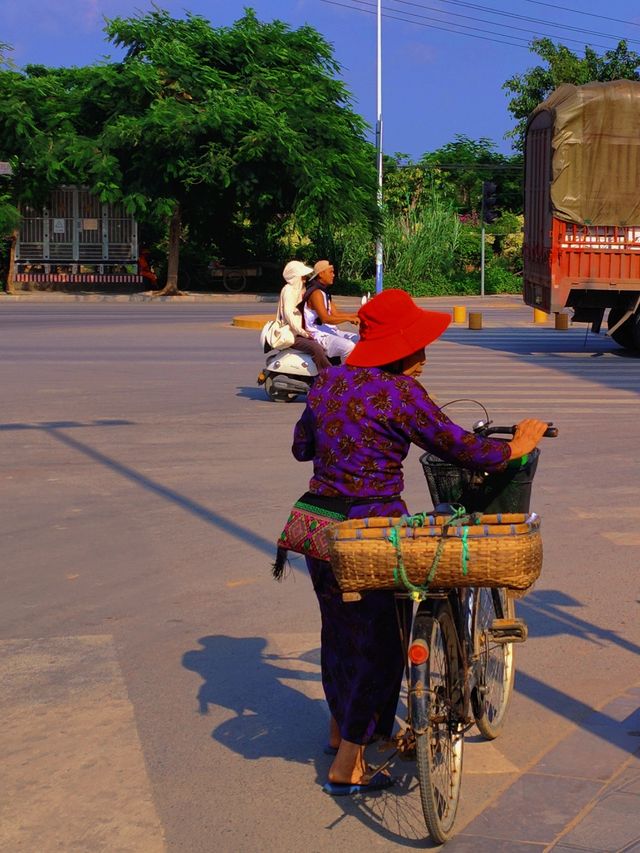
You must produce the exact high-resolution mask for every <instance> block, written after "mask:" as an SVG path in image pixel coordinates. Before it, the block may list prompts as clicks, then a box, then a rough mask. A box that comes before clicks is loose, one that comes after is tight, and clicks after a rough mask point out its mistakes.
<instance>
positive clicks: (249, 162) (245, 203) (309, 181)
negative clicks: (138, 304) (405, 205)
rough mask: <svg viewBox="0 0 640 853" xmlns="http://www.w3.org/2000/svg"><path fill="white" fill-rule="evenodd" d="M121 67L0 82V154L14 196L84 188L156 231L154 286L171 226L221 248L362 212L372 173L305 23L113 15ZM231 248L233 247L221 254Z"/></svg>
mask: <svg viewBox="0 0 640 853" xmlns="http://www.w3.org/2000/svg"><path fill="white" fill-rule="evenodd" d="M106 34H107V38H108V39H109V41H110V42H111V43H113V44H114V45H116V46H118V47H121V48H124V49H125V55H124V58H123V59H122V60H121V61H120V62H105V63H103V64H100V65H95V66H89V67H86V68H78V69H61V68H58V69H46V68H42V67H35V66H30V67H27V68H26V69H25V70H24V72H14V71H9V70H7V71H3V72H0V149H2V148H3V147H4V148H5V149H7V150H10V151H11V152H13V153H15V154H16V155H17V156H18V158H19V161H20V165H19V168H18V171H17V175H16V186H17V188H18V191H19V197H20V198H21V199H22V198H28V197H34V196H37V195H39V196H40V197H42V196H43V195H45V194H46V192H47V191H48V190H49V189H50V188H52V187H54V186H57V185H59V184H60V183H70V182H73V183H83V184H86V185H87V186H89V188H90V189H91V190H92V191H93V192H94V193H96V194H97V195H98V197H99V198H100V199H101V200H103V201H120V200H122V201H123V202H124V204H125V207H126V208H127V209H128V210H129V211H130V212H132V213H135V214H136V215H137V216H138V217H140V218H145V217H149V218H153V217H155V218H158V217H165V218H166V219H167V220H168V222H169V240H168V245H169V248H168V274H167V287H166V288H165V292H177V286H178V258H179V247H180V239H181V235H182V234H183V233H184V229H185V227H187V228H188V229H189V234H190V235H191V236H192V237H194V238H196V239H197V238H198V237H203V236H204V235H206V236H207V237H208V239H209V240H211V235H214V236H213V239H214V240H215V243H216V244H217V246H218V247H219V249H220V252H221V254H223V255H224V254H225V253H226V249H227V247H233V246H234V241H235V244H237V242H238V235H239V234H240V235H242V234H244V233H246V232H247V230H248V229H249V230H251V229H253V231H254V232H255V230H256V229H257V230H260V229H262V231H263V232H264V231H266V230H267V229H271V230H273V229H274V228H275V229H276V230H277V229H278V228H281V229H282V230H285V229H286V228H287V227H288V226H289V225H290V222H291V220H292V219H294V220H295V222H296V223H297V224H298V226H299V227H300V228H302V229H306V230H310V229H314V228H316V229H317V228H321V227H322V228H328V227H331V226H333V225H337V224H340V223H343V222H347V221H350V220H357V219H359V218H360V219H362V218H367V217H372V216H374V214H375V164H374V158H373V156H372V152H371V146H370V145H369V144H368V143H366V142H365V140H364V131H365V124H364V122H363V120H362V119H361V118H360V117H359V116H358V115H357V114H356V113H355V112H354V111H353V110H352V109H351V106H350V101H349V95H348V92H347V91H346V89H345V87H344V85H343V84H342V83H341V82H340V80H339V79H338V77H337V74H338V71H339V68H338V65H337V64H336V62H335V60H334V58H333V53H332V49H331V47H330V45H329V44H328V43H327V42H326V41H325V40H324V39H323V37H322V36H321V35H320V34H319V33H318V32H317V31H316V30H314V29H313V28H311V27H308V26H305V27H301V28H299V29H297V30H291V29H290V28H289V27H288V26H287V25H286V24H284V23H282V22H280V21H273V22H271V23H261V22H260V21H258V20H257V18H256V16H255V14H254V13H253V12H252V11H250V10H249V11H247V12H246V14H245V15H244V17H243V18H241V19H240V20H239V21H237V22H236V23H235V24H234V25H233V26H231V27H220V28H213V27H212V26H211V25H210V24H209V22H208V21H207V20H206V19H204V18H202V17H200V16H197V15H191V14H188V15H186V17H185V18H182V19H176V18H172V17H171V16H170V15H169V14H168V13H167V12H165V11H163V10H160V9H156V10H154V11H153V12H151V13H149V14H146V15H140V16H136V17H131V18H116V19H113V20H111V21H109V22H108V23H107V25H106ZM231 251H233V248H232V249H231Z"/></svg>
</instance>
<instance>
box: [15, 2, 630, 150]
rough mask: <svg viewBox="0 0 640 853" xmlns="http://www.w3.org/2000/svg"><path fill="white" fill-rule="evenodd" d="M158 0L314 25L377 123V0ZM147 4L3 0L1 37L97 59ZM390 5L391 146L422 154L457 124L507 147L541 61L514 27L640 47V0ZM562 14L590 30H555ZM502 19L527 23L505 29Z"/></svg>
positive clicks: (208, 12)
mask: <svg viewBox="0 0 640 853" xmlns="http://www.w3.org/2000/svg"><path fill="white" fill-rule="evenodd" d="M336 3H338V4H342V5H335V4H336ZM367 4H372V5H371V6H369V5H367ZM157 5H159V6H161V7H162V8H164V9H167V10H169V11H170V12H171V13H172V14H175V15H176V16H181V15H183V14H184V11H185V9H188V10H189V11H191V12H194V13H197V14H201V15H203V16H205V17H206V18H208V19H209V20H210V21H211V22H212V24H213V25H214V26H216V25H226V24H230V23H232V22H233V21H234V20H235V19H237V18H238V17H240V16H241V15H242V12H243V8H244V7H245V6H252V7H253V8H254V9H255V10H256V12H257V14H258V17H259V18H261V19H263V20H272V19H273V18H279V19H281V20H283V21H286V22H287V23H288V24H289V25H290V26H292V27H297V26H300V25H302V24H305V23H308V24H311V25H312V26H314V27H316V29H318V30H319V31H320V32H321V33H322V34H323V35H324V36H325V37H326V38H327V39H328V41H330V42H331V43H332V44H333V46H334V49H335V55H336V58H337V60H338V61H339V63H340V64H341V66H342V69H343V70H342V77H343V79H344V80H345V82H346V84H347V86H348V88H349V89H350V91H351V92H352V95H353V100H354V106H355V108H356V109H357V110H358V112H360V113H361V114H362V115H363V116H364V117H365V119H366V120H367V121H368V122H369V123H370V124H371V125H373V124H374V123H375V113H376V89H375V59H376V55H375V35H376V28H375V15H374V14H371V13H370V12H371V11H372V6H374V5H375V0H333V2H332V3H328V2H323V0H253V2H248V0H247V2H243V0H210V2H205V0H180V2H169V0H164V2H163V0H158V3H157ZM567 6H568V8H567ZM345 7H349V8H345ZM150 8H151V3H150V2H148V0H134V2H125V0H0V41H1V42H7V43H9V44H11V45H13V47H14V53H13V59H14V61H15V62H16V63H17V64H18V65H24V64H26V63H29V62H33V63H42V64H46V65H83V64H88V63H91V62H94V61H95V60H98V59H100V58H101V57H103V56H104V55H105V54H111V55H112V56H114V57H115V56H116V55H117V52H115V51H114V50H113V48H111V46H110V45H108V44H107V43H106V41H105V39H104V34H103V32H102V27H103V18H104V16H106V17H115V16H129V15H132V14H135V13H136V12H137V11H145V10H148V9H150ZM367 9H368V10H369V11H363V10H367ZM488 9H492V10H495V12H496V13H497V14H493V15H492V14H490V13H489V12H488V11H487V10H488ZM571 9H573V10H575V11H570V10H571ZM383 10H384V11H385V13H386V14H387V15H389V16H392V17H385V18H384V19H383V114H384V129H385V140H384V148H385V151H386V152H387V153H393V152H395V151H401V152H404V153H407V154H409V155H410V156H413V157H418V156H420V155H421V154H422V153H423V152H425V151H430V150H433V149H434V148H437V147H439V146H441V145H443V144H445V143H447V142H449V141H451V140H453V138H454V136H455V134H464V135H466V136H470V137H471V138H473V139H478V138H479V137H481V136H486V137H489V138H490V139H493V140H495V141H496V142H497V144H498V147H499V150H501V151H504V152H508V151H509V150H510V145H509V143H508V142H507V141H505V140H504V134H505V133H506V131H507V130H509V129H510V128H511V127H512V124H513V122H512V120H511V117H510V115H509V113H508V112H507V97H506V93H505V92H504V91H503V90H502V88H501V87H502V84H503V83H504V81H505V80H506V79H507V78H508V77H509V76H511V75H512V74H514V73H516V72H522V71H525V70H526V69H527V68H529V67H531V66H532V65H534V64H536V59H535V57H534V56H533V54H531V53H530V52H529V51H528V50H527V49H526V46H520V45H518V44H517V43H514V42H515V38H516V37H518V38H519V39H525V40H529V39H530V38H533V37H534V34H539V35H551V36H555V38H556V40H560V41H563V42H564V43H565V44H567V46H568V47H571V48H573V49H576V50H578V51H581V50H582V47H581V46H583V45H584V44H585V43H590V44H592V45H593V46H596V45H598V46H602V47H612V46H615V44H616V38H618V37H621V38H627V39H628V40H629V44H630V47H632V48H634V49H635V50H637V51H638V52H639V53H640V7H639V6H638V3H637V2H635V1H634V0H611V1H610V2H609V3H606V4H605V3H602V2H595V0H568V3H567V4H561V5H556V4H555V3H550V2H549V3H542V2H539V0H464V2H463V0H446V2H445V0H413V2H409V0H383ZM587 13H591V15H589V14H587ZM411 14H413V15H414V16H416V17H413V18H410V15H411ZM454 15H456V16H458V17H454ZM514 15H518V16H524V17H525V18H533V19H536V20H535V21H527V20H524V19H523V17H512V16H514ZM594 15H597V16H601V17H593V16H594ZM417 16H422V17H417ZM462 16H467V17H462ZM398 18H401V19H403V20H397V19H398ZM472 19H476V20H472ZM478 19H480V20H478ZM616 19H617V20H616ZM410 21H411V22H410ZM554 23H555V24H560V25H562V26H564V27H567V26H570V27H576V28H584V29H587V30H592V31H593V33H592V34H588V33H584V32H578V31H573V30H568V29H558V28H557V27H552V26H551V25H552V24H554ZM425 24H430V25H432V26H425ZM505 24H508V25H509V26H511V27H513V28H516V27H520V28H522V29H505V28H504V25H505ZM433 25H435V26H440V27H444V28H445V29H454V30H457V31H456V32H446V31H444V30H442V29H435V28H433ZM462 25H466V26H468V27H476V28H478V29H477V30H475V31H474V34H475V36H481V37H482V38H474V37H472V36H471V35H470V31H468V33H467V35H462V34H460V30H459V28H460V27H461V26H462ZM485 38H496V39H500V40H502V41H504V42H510V43H508V44H505V43H494V42H491V41H486V40H484V39H485ZM569 38H571V39H576V42H572V41H568V39H569ZM634 39H635V42H634V41H633V40H634ZM596 49H598V50H600V52H601V48H600V47H597V48H596ZM312 118H313V116H310V120H312Z"/></svg>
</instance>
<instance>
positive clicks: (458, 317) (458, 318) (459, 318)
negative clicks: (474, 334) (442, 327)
mask: <svg viewBox="0 0 640 853" xmlns="http://www.w3.org/2000/svg"><path fill="white" fill-rule="evenodd" d="M466 319H467V309H466V307H465V306H464V305H454V306H453V322H454V323H464V322H466Z"/></svg>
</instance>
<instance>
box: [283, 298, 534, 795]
mask: <svg viewBox="0 0 640 853" xmlns="http://www.w3.org/2000/svg"><path fill="white" fill-rule="evenodd" d="M358 317H359V320H360V341H359V342H358V343H357V344H356V346H355V348H354V350H353V351H352V352H351V354H350V355H349V356H348V358H347V361H346V363H345V364H343V365H340V366H338V367H330V368H327V369H326V370H324V371H322V373H321V374H320V375H319V377H318V379H317V380H316V382H315V383H314V385H313V387H312V389H311V390H310V392H309V395H308V398H307V405H306V408H305V411H304V413H303V415H302V417H301V418H300V420H299V421H298V423H297V424H296V427H295V432H294V440H293V448H292V451H293V455H294V456H295V458H296V459H298V460H299V461H308V460H313V476H312V478H311V481H310V484H309V492H308V493H307V494H306V496H305V500H307V502H312V501H313V499H314V496H315V497H316V498H317V499H318V500H321V501H322V506H324V507H325V508H326V507H328V508H329V509H333V510H334V511H335V512H336V513H340V514H342V515H343V516H346V517H347V518H365V517H368V516H401V515H404V514H406V512H407V508H406V506H405V504H404V501H403V500H402V498H401V492H402V489H403V485H404V483H403V475H402V463H403V460H404V459H405V458H406V456H407V453H408V452H409V448H410V446H411V444H416V445H418V446H419V447H421V448H423V449H425V450H428V451H430V452H431V453H434V454H435V455H437V456H438V457H440V458H441V459H443V460H445V461H450V462H454V463H456V464H458V465H460V466H462V467H465V468H469V469H472V470H479V471H487V472H495V471H500V470H502V469H503V468H505V467H506V466H507V464H508V462H509V461H510V460H511V459H517V458H520V457H522V456H524V455H525V454H527V453H530V452H531V451H532V450H533V449H534V448H535V447H536V446H537V444H538V442H539V441H540V439H541V437H542V435H543V434H544V432H545V430H546V429H547V427H548V424H547V423H546V422H543V421H539V420H535V419H527V420H524V421H521V422H520V423H519V424H518V425H517V427H516V430H515V434H514V437H513V439H512V440H511V441H508V442H507V441H501V440H496V439H491V438H483V437H482V436H479V435H475V434H474V433H472V432H468V431H466V430H464V429H463V428H462V427H460V426H458V425H457V424H455V423H453V422H452V421H451V420H450V419H449V418H448V417H447V416H446V415H445V414H444V413H443V412H442V411H441V410H440V409H439V408H438V406H437V405H436V404H435V403H434V402H433V400H431V398H430V397H429V395H428V393H427V392H426V390H425V389H424V388H423V386H422V385H421V384H420V383H419V382H418V381H417V377H418V376H419V375H420V373H421V370H422V367H423V366H424V364H425V362H426V356H425V347H426V346H428V345H429V344H430V343H432V342H433V341H435V340H436V339H437V338H439V337H440V335H442V333H443V332H444V331H445V329H446V328H447V326H448V325H449V322H450V319H451V318H450V316H449V315H448V314H444V313H439V312H434V311H425V310H423V309H421V308H419V307H418V306H417V305H416V303H415V302H414V301H413V300H412V299H411V297H410V296H409V295H408V294H407V293H405V292H404V291H402V290H386V291H384V292H383V293H381V294H379V295H377V296H375V297H374V298H373V299H371V300H370V301H369V302H367V303H366V304H365V305H363V306H362V308H361V309H360V311H359V312H358ZM307 566H308V569H309V573H310V575H311V580H312V583H313V587H314V590H315V592H316V595H317V597H318V602H319V605H320V613H321V620H322V636H321V667H322V684H323V687H324V692H325V696H326V699H327V703H328V705H329V709H330V712H331V724H330V730H329V741H328V744H327V747H326V751H327V752H328V753H330V754H334V755H335V758H334V760H333V763H332V764H331V767H330V769H329V774H328V776H329V778H328V781H327V783H326V784H325V785H324V788H323V790H324V791H325V792H326V793H328V794H331V795H333V796H340V795H349V794H357V793H365V792H367V791H374V790H379V789H381V788H386V787H389V786H390V785H392V784H393V781H394V780H393V778H392V777H391V776H389V775H387V774H386V773H385V772H378V773H376V774H375V775H373V776H372V777H371V776H370V774H368V771H367V765H366V762H365V758H364V749H365V746H366V744H367V743H369V742H370V741H372V740H375V739H378V738H389V737H390V736H391V733H392V729H393V724H394V720H395V713H396V706H397V703H398V695H399V690H400V685H401V681H402V675H403V668H404V663H405V662H404V658H403V650H402V645H401V641H400V636H399V632H398V622H397V618H398V617H397V610H396V602H395V599H394V594H393V591H388V590H374V591H372V592H369V593H367V594H366V595H365V596H363V598H362V600H361V601H358V602H350V603H348V604H345V603H344V602H343V600H342V593H341V591H340V588H339V586H338V584H337V582H336V580H335V577H334V575H333V572H332V570H331V565H330V563H329V562H327V561H325V560H319V559H314V558H311V557H307ZM400 606H401V607H409V606H410V603H409V602H407V601H403V602H401V603H400Z"/></svg>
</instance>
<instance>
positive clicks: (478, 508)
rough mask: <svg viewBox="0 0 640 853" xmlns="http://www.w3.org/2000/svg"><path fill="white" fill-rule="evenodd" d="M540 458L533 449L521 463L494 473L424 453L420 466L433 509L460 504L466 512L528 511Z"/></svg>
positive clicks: (537, 451)
mask: <svg viewBox="0 0 640 853" xmlns="http://www.w3.org/2000/svg"><path fill="white" fill-rule="evenodd" d="M539 456H540V451H539V450H538V449H537V448H536V449H535V450H534V451H533V452H532V453H529V454H528V456H527V458H526V460H525V461H524V462H523V461H521V460H520V459H517V460H515V461H514V462H510V463H509V465H508V466H507V468H506V469H505V470H504V471H499V472H497V473H494V474H488V473H486V472H482V471H470V470H468V469H467V468H459V467H458V466H457V465H455V464H454V463H452V462H445V461H444V460H442V459H440V458H439V457H437V456H434V455H433V454H432V453H423V455H422V456H421V457H420V464H421V465H422V470H423V471H424V475H425V477H426V478H427V485H428V486H429V493H430V495H431V499H432V501H433V505H434V507H438V506H439V505H441V504H461V505H462V506H463V507H464V508H465V509H466V510H467V512H487V513H498V512H529V506H530V503H531V485H532V483H533V478H534V475H535V473H536V468H537V467H538V457H539Z"/></svg>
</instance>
